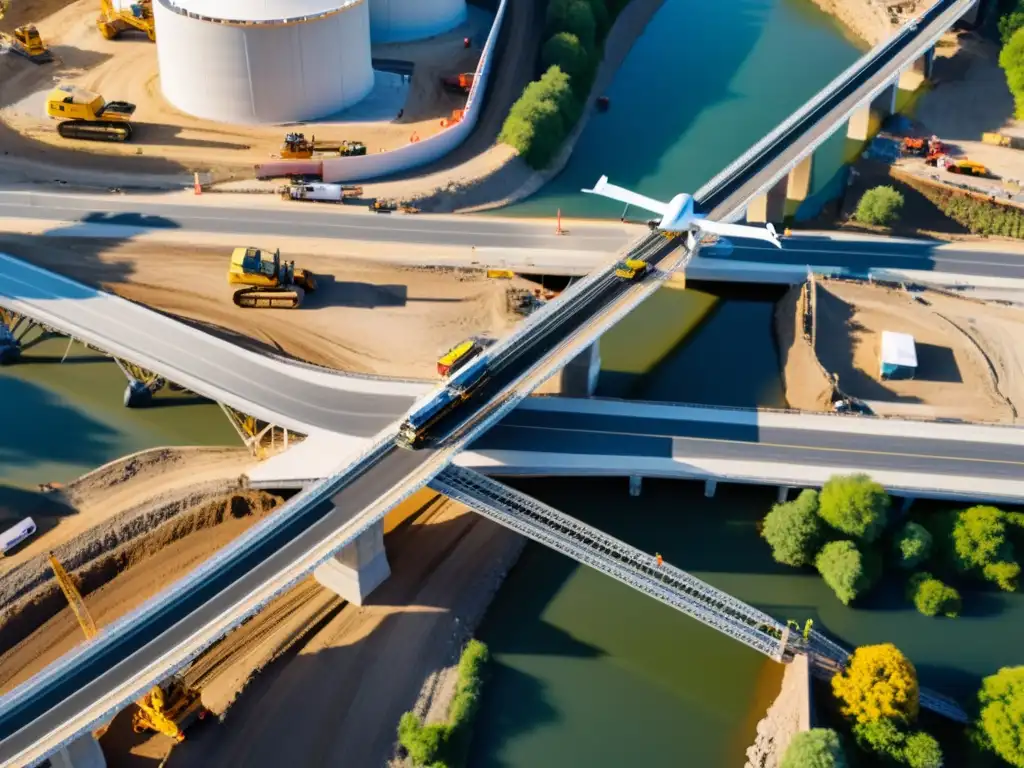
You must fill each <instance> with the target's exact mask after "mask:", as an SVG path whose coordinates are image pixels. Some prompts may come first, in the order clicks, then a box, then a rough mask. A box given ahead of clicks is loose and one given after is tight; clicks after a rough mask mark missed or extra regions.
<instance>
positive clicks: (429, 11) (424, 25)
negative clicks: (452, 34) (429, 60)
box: [369, 0, 466, 43]
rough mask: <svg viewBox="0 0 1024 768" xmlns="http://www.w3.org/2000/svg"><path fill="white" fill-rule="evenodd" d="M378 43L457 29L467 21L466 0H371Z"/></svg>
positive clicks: (371, 11)
mask: <svg viewBox="0 0 1024 768" xmlns="http://www.w3.org/2000/svg"><path fill="white" fill-rule="evenodd" d="M369 2H370V36H371V37H372V38H373V42H375V43H407V42H409V41H410V40H422V39H423V38H425V37H433V36H434V35H440V34H442V33H444V32H448V31H450V30H453V29H455V28H456V27H457V26H459V24H461V23H462V22H464V21H465V20H466V0H369Z"/></svg>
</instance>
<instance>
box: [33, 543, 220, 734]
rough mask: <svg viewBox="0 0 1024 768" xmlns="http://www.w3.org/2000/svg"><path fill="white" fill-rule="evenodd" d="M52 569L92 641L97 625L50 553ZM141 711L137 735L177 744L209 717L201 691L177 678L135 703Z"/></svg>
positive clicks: (137, 713) (136, 716) (135, 720)
mask: <svg viewBox="0 0 1024 768" xmlns="http://www.w3.org/2000/svg"><path fill="white" fill-rule="evenodd" d="M50 567H51V568H53V575H54V576H56V577H57V584H58V585H59V586H60V590H61V592H63V593H64V597H65V598H67V601H68V605H70V606H71V612H72V613H74V614H75V618H76V619H78V624H79V626H80V627H81V628H82V632H84V633H85V638H86V640H92V639H93V638H94V637H95V636H96V635H97V634H98V633H99V630H98V629H97V628H96V622H95V621H93V618H92V615H91V614H90V613H89V609H88V608H86V606H85V601H84V600H83V599H82V594H81V593H80V592H79V591H78V587H76V586H75V582H74V580H73V579H72V578H71V576H70V574H68V572H67V571H66V570H64V566H63V565H61V564H60V561H59V560H58V559H57V558H56V557H55V556H54V554H53V553H52V552H51V553H50ZM135 703H136V704H137V705H138V709H137V710H136V711H135V713H134V714H133V715H132V729H133V730H134V731H135V732H136V733H145V732H146V731H155V732H157V733H162V734H164V735H165V736H170V737H171V738H172V739H174V740H175V741H178V742H180V741H184V740H185V730H186V729H187V728H188V727H189V726H190V725H192V724H193V723H194V722H195V721H196V720H202V719H204V718H205V717H206V715H207V709H206V708H205V707H204V706H203V702H202V699H201V697H200V694H199V692H198V691H196V690H194V689H192V688H190V687H189V686H188V685H187V684H186V683H185V681H184V680H182V679H181V678H180V677H178V676H176V675H175V676H174V677H172V678H171V679H170V680H168V681H166V682H165V683H164V684H163V685H154V686H153V687H152V688H151V689H150V690H149V693H147V694H145V695H144V696H143V697H142V698H141V699H139V700H138V701H137V702H135ZM105 730H106V726H104V727H103V728H102V729H101V730H100V731H99V732H97V734H96V735H97V736H100V735H102V732H103V731H105Z"/></svg>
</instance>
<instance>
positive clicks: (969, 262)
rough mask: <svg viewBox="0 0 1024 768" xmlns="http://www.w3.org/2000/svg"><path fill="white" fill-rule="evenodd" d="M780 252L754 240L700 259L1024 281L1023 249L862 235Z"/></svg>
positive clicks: (806, 242) (807, 240)
mask: <svg viewBox="0 0 1024 768" xmlns="http://www.w3.org/2000/svg"><path fill="white" fill-rule="evenodd" d="M784 243H785V247H784V248H782V250H779V249H778V248H773V247H771V246H770V245H769V246H766V247H762V246H761V245H760V244H758V243H756V242H754V241H749V240H748V241H744V242H740V241H736V242H734V243H732V250H731V253H726V252H725V251H722V250H721V249H717V248H707V249H704V250H703V251H702V255H704V256H707V257H709V258H716V259H729V260H731V261H752V262H768V263H773V264H793V265H796V266H807V265H810V266H815V267H842V268H845V269H850V270H854V271H856V272H860V273H864V274H866V273H867V272H868V271H869V270H871V269H902V270H919V271H923V272H947V273H952V274H957V275H973V276H978V277H1004V278H1016V279H1021V278H1024V249H1018V250H1016V251H1013V250H996V249H992V250H976V249H973V248H965V247H963V246H958V245H956V244H951V243H942V242H938V241H934V240H922V241H912V240H900V239H891V238H882V237H870V236H865V237H862V238H848V237H840V238H835V237H831V236H828V235H801V234H798V235H795V236H793V237H790V238H787V239H786V240H785V241H784Z"/></svg>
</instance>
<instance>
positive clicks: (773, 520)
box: [761, 489, 825, 566]
mask: <svg viewBox="0 0 1024 768" xmlns="http://www.w3.org/2000/svg"><path fill="white" fill-rule="evenodd" d="M822 529H823V526H822V523H821V519H820V518H819V517H818V492H817V491H814V490H811V489H807V490H804V491H801V492H800V495H799V496H797V497H796V499H794V500H793V501H787V502H785V503H783V504H776V505H775V506H774V507H772V509H771V512H769V513H768V514H767V515H765V518H764V526H763V527H762V529H761V536H762V537H763V538H764V540H765V541H767V542H768V545H769V546H770V547H771V548H772V557H773V558H775V561H776V562H778V563H784V564H785V565H792V566H801V565H811V564H812V563H813V562H814V556H815V555H816V554H817V553H818V549H819V548H820V547H821V544H822V541H823V540H824V538H825V537H824V531H823V530H822Z"/></svg>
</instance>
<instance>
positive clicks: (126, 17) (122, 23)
mask: <svg viewBox="0 0 1024 768" xmlns="http://www.w3.org/2000/svg"><path fill="white" fill-rule="evenodd" d="M96 28H97V29H98V30H99V31H100V34H101V35H103V37H105V38H106V39H107V40H116V39H117V38H119V37H120V36H121V33H122V32H127V31H128V30H129V29H137V30H138V31H139V32H145V33H146V37H148V38H149V39H150V40H152V41H153V42H156V23H155V22H154V20H153V0H138V2H134V3H131V4H130V5H128V6H122V5H121V4H120V3H117V4H115V2H114V0H100V15H99V16H97V17H96Z"/></svg>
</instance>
